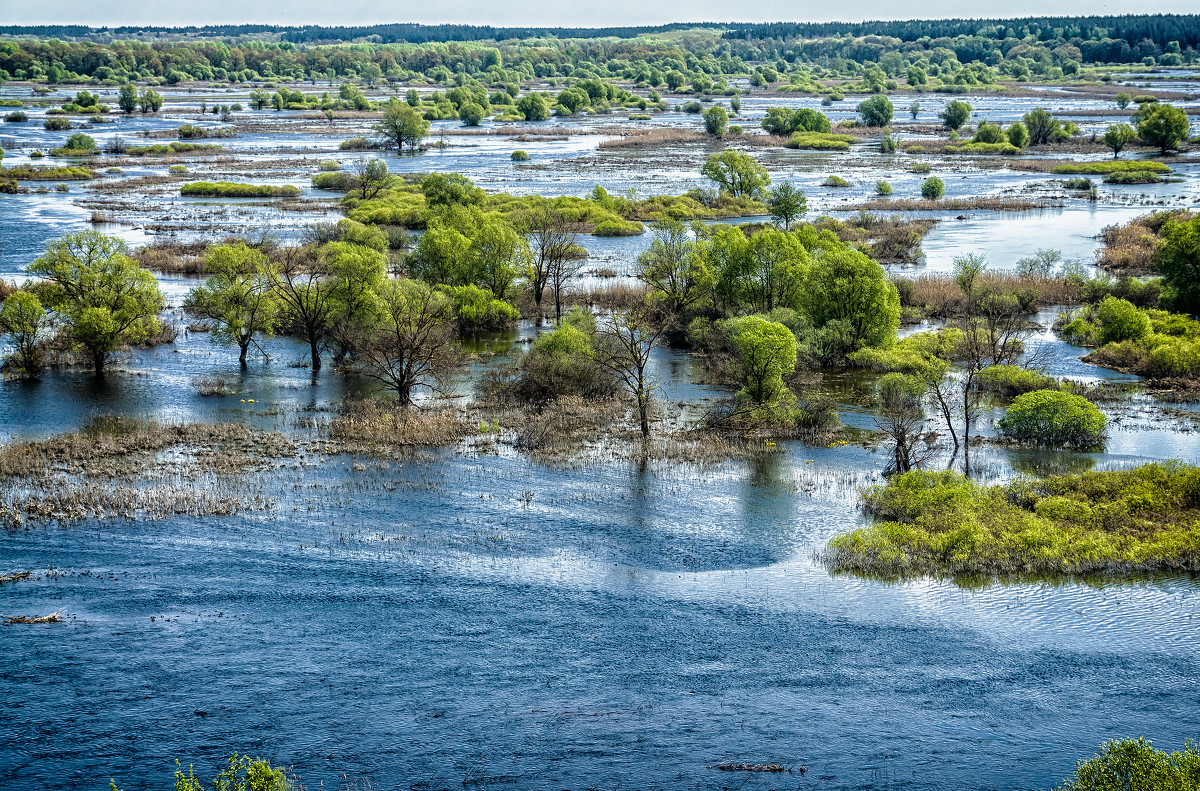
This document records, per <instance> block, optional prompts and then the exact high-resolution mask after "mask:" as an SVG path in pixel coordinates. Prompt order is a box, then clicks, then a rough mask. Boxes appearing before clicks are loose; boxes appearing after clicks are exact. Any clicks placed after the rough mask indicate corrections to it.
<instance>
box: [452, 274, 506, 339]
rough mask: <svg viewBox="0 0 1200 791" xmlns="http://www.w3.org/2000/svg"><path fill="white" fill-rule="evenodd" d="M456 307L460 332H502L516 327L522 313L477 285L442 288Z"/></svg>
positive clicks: (456, 317) (456, 319) (455, 312)
mask: <svg viewBox="0 0 1200 791" xmlns="http://www.w3.org/2000/svg"><path fill="white" fill-rule="evenodd" d="M441 289H442V290H443V291H444V292H445V293H446V296H448V297H450V303H451V304H452V305H453V306H454V317H455V321H456V323H457V324H458V329H459V332H467V333H469V332H480V331H489V330H501V329H507V328H509V327H512V326H515V325H516V323H517V319H519V318H521V313H520V311H518V310H517V309H516V308H515V307H513V306H512V305H510V304H509V303H508V302H505V301H504V300H502V299H496V298H495V297H493V296H492V292H491V291H489V290H488V289H486V288H480V287H478V286H475V285H466V286H459V287H457V288H455V287H450V286H442V287H441Z"/></svg>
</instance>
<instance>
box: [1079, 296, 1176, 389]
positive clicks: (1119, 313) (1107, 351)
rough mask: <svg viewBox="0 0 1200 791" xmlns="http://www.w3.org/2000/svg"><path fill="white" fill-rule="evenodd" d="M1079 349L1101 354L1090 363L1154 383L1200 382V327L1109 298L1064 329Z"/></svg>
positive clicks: (1174, 314) (1091, 356)
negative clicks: (1090, 347) (1191, 380)
mask: <svg viewBox="0 0 1200 791" xmlns="http://www.w3.org/2000/svg"><path fill="white" fill-rule="evenodd" d="M1061 332H1062V334H1063V336H1064V337H1066V338H1068V339H1069V340H1071V342H1073V343H1077V344H1079V345H1084V346H1097V347H1098V348H1097V349H1096V350H1095V351H1094V352H1092V353H1091V354H1090V355H1088V356H1087V357H1086V358H1085V360H1086V361H1087V362H1091V363H1095V364H1097V365H1104V366H1107V367H1110V368H1116V369H1118V370H1122V371H1129V372H1132V373H1137V374H1140V375H1142V376H1147V377H1151V378H1153V379H1194V378H1196V377H1200V322H1197V321H1193V320H1192V319H1190V318H1188V317H1187V316H1185V315H1181V314H1178V313H1168V312H1167V311H1164V310H1154V309H1149V310H1147V309H1143V308H1138V307H1136V306H1134V305H1133V304H1131V303H1130V302H1128V301H1126V300H1123V299H1116V298H1114V297H1107V298H1105V300H1104V301H1103V302H1101V303H1100V305H1098V306H1095V305H1093V306H1090V307H1089V308H1087V309H1086V310H1084V311H1082V312H1081V313H1080V314H1076V315H1074V316H1073V317H1072V318H1071V320H1070V321H1069V322H1065V323H1064V324H1063V326H1062V327H1061Z"/></svg>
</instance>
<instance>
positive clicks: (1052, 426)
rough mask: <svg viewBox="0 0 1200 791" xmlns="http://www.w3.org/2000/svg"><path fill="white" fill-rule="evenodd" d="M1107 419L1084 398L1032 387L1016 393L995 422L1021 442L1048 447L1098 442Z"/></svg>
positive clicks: (1087, 445) (1089, 444) (1003, 430)
mask: <svg viewBox="0 0 1200 791" xmlns="http://www.w3.org/2000/svg"><path fill="white" fill-rule="evenodd" d="M1106 423H1107V421H1106V419H1105V417H1104V415H1103V414H1102V413H1101V412H1100V410H1099V409H1097V408H1096V405H1095V404H1093V403H1092V402H1091V401H1088V400H1087V399H1086V398H1084V397H1082V396H1077V395H1071V394H1070V393H1062V392H1059V391H1057V390H1034V391H1032V392H1029V393H1023V394H1022V395H1019V396H1017V398H1016V400H1015V401H1013V403H1012V406H1010V407H1009V408H1008V412H1007V413H1006V414H1005V415H1004V417H1002V418H1000V420H999V422H998V423H997V426H998V427H999V429H1000V430H1001V431H1002V432H1003V433H1004V434H1005V435H1007V436H1009V437H1012V438H1013V439H1016V440H1018V441H1020V442H1029V443H1034V444H1038V445H1049V446H1051V447H1062V446H1064V445H1074V446H1076V447H1082V448H1088V447H1094V446H1096V445H1098V444H1100V441H1101V440H1102V439H1103V437H1104V427H1105V425H1106Z"/></svg>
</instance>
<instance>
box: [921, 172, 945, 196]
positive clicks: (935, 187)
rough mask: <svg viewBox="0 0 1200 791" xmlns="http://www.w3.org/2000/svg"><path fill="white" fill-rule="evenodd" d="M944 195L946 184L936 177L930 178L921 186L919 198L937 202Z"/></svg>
mask: <svg viewBox="0 0 1200 791" xmlns="http://www.w3.org/2000/svg"><path fill="white" fill-rule="evenodd" d="M945 194H946V184H945V183H944V182H943V181H942V180H941V179H940V178H938V177H937V176H930V177H929V178H927V179H925V181H924V182H923V183H922V184H921V197H922V198H925V199H926V200H937V199H938V198H940V197H942V196H943V195H945Z"/></svg>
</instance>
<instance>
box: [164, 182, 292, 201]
mask: <svg viewBox="0 0 1200 791" xmlns="http://www.w3.org/2000/svg"><path fill="white" fill-rule="evenodd" d="M179 194H180V195H183V196H185V197H200V198H294V197H296V196H297V195H299V194H300V188H299V187H296V186H294V185H292V184H284V185H281V186H280V185H274V184H238V183H235V182H232V181H196V182H193V183H191V184H184V185H183V186H182V187H180V189H179Z"/></svg>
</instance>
